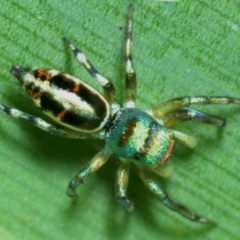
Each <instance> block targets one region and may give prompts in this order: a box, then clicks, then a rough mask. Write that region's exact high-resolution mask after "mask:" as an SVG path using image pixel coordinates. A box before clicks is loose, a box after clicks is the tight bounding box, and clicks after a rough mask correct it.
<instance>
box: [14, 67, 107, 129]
mask: <svg viewBox="0 0 240 240" xmlns="http://www.w3.org/2000/svg"><path fill="white" fill-rule="evenodd" d="M11 72H12V73H13V74H14V75H15V76H16V77H17V78H18V80H19V82H20V83H21V84H22V85H23V86H24V88H25V90H26V91H27V93H28V95H29V96H30V97H31V99H32V100H33V102H34V104H35V105H36V106H37V107H39V108H40V109H41V110H42V111H43V112H44V113H45V114H46V115H48V116H49V117H51V118H52V119H53V120H55V121H56V122H58V123H59V124H61V125H64V126H66V127H68V128H70V129H72V130H75V131H78V132H86V133H92V132H96V131H99V130H101V129H102V128H103V127H104V126H105V124H106V123H107V121H108V118H109V115H110V109H109V104H108V102H107V101H106V100H105V98H104V97H103V96H102V95H101V94H100V93H99V92H98V91H97V90H95V89H94V88H93V87H91V86H90V85H89V84H87V83H85V82H84V81H82V80H80V79H78V78H75V77H73V76H71V75H69V74H64V73H61V72H59V71H57V70H49V69H35V68H31V69H30V68H22V67H19V66H13V67H12V69H11Z"/></svg>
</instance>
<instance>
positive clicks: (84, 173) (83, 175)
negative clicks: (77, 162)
mask: <svg viewBox="0 0 240 240" xmlns="http://www.w3.org/2000/svg"><path fill="white" fill-rule="evenodd" d="M110 155H111V154H110V153H109V152H108V151H107V150H105V149H104V150H102V151H100V152H99V153H97V154H96V155H95V156H94V157H93V159H92V160H91V161H89V162H88V163H87V164H86V165H85V166H84V167H83V168H82V169H81V170H80V171H79V173H78V174H77V175H76V176H75V177H74V178H73V179H72V180H71V181H70V183H69V185H68V189H67V194H68V196H69V197H76V193H75V190H76V188H77V187H78V186H79V185H80V184H82V183H84V182H86V180H87V179H88V178H89V177H90V176H91V175H92V174H93V173H94V172H96V171H97V170H98V169H99V168H100V167H101V166H102V165H103V164H105V163H106V162H107V160H108V158H109V157H110Z"/></svg>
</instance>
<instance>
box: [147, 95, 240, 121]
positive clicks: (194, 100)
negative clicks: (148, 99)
mask: <svg viewBox="0 0 240 240" xmlns="http://www.w3.org/2000/svg"><path fill="white" fill-rule="evenodd" d="M230 103H234V104H240V99H239V98H234V97H229V96H195V97H179V98H173V99H170V100H168V101H166V102H163V103H161V104H159V105H158V106H156V107H154V108H153V109H152V110H151V111H152V113H153V115H154V116H155V117H157V118H158V117H161V116H164V115H166V114H168V113H170V112H174V111H176V110H179V109H181V108H184V107H189V106H190V105H193V104H199V105H206V104H230Z"/></svg>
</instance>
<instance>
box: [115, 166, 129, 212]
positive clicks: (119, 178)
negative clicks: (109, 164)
mask: <svg viewBox="0 0 240 240" xmlns="http://www.w3.org/2000/svg"><path fill="white" fill-rule="evenodd" d="M129 170H130V163H129V162H124V163H122V164H121V165H120V166H119V168H118V170H117V175H116V182H115V197H116V199H117V201H118V203H119V204H120V205H122V206H123V207H124V208H126V209H127V210H128V211H132V210H133V203H132V202H131V201H130V200H129V199H128V198H127V187H128V177H129Z"/></svg>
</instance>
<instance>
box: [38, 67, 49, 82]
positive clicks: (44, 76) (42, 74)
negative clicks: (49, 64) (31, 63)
mask: <svg viewBox="0 0 240 240" xmlns="http://www.w3.org/2000/svg"><path fill="white" fill-rule="evenodd" d="M37 75H38V77H40V78H42V79H45V80H48V81H49V80H50V79H51V75H50V74H49V73H47V72H46V71H44V70H42V69H38V70H37Z"/></svg>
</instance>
